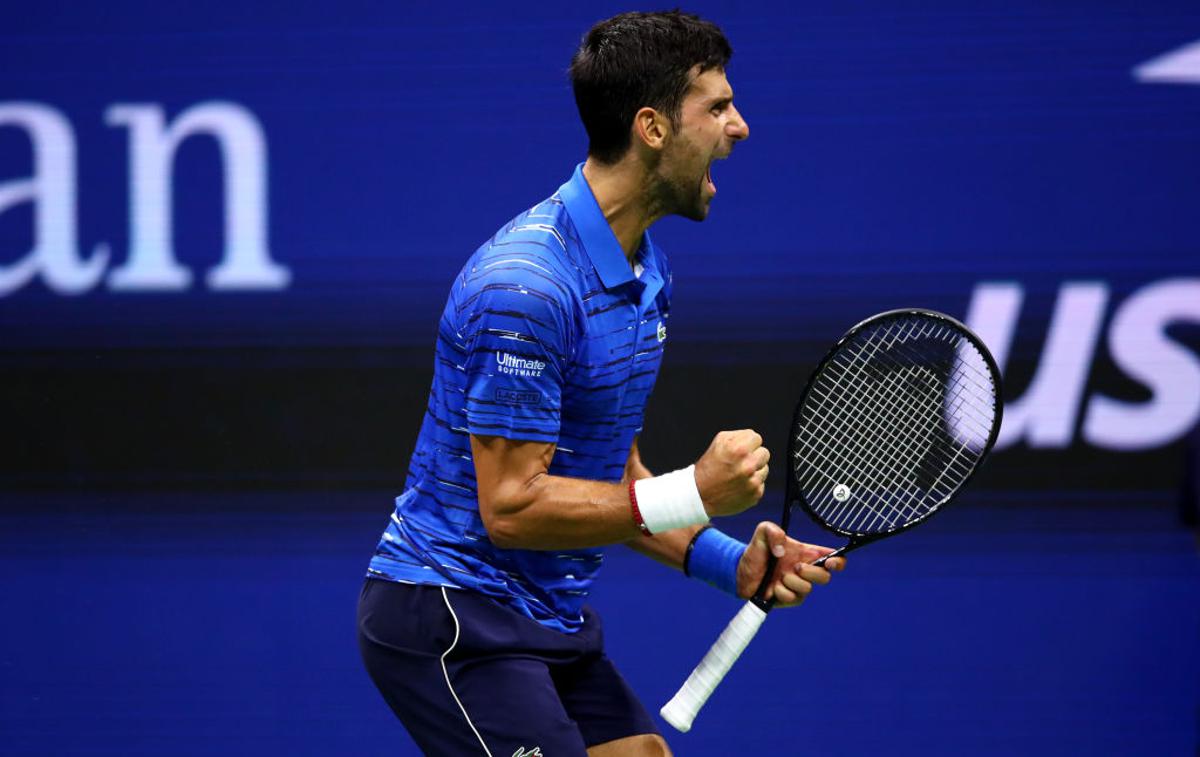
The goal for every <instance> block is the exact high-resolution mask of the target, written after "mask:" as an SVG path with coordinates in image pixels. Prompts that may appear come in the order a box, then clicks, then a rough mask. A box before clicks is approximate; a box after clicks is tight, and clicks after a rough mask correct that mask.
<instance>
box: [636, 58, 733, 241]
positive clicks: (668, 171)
mask: <svg viewBox="0 0 1200 757" xmlns="http://www.w3.org/2000/svg"><path fill="white" fill-rule="evenodd" d="M748 136H750V127H749V126H748V125H747V124H746V121H745V119H743V118H742V114H741V113H738V111H737V108H735V107H733V89H732V88H731V87H730V86H729V81H728V80H727V79H726V78H725V72H724V71H722V70H720V69H709V70H708V71H705V72H703V73H701V74H697V75H696V76H695V77H694V78H693V79H692V85H691V87H690V88H689V89H688V92H687V94H686V95H684V98H683V106H682V107H681V109H680V118H679V128H678V129H677V130H676V131H675V132H674V133H673V134H672V135H671V139H670V141H669V142H668V143H667V146H666V148H665V149H664V151H663V156H662V162H661V164H660V165H659V175H660V177H661V178H662V180H663V182H662V187H661V189H662V192H663V199H664V201H665V204H666V206H667V208H668V211H669V212H670V213H674V214H677V215H681V216H683V217H684V218H690V219H692V220H693V221H703V220H704V219H705V217H706V216H708V205H709V203H711V202H712V198H713V197H714V196H715V195H716V194H717V186H716V184H714V183H713V180H712V170H711V166H712V162H713V161H714V160H717V159H719V158H727V157H729V153H730V152H731V151H732V150H733V145H734V143H735V142H740V141H741V140H743V139H745V138H746V137H748Z"/></svg>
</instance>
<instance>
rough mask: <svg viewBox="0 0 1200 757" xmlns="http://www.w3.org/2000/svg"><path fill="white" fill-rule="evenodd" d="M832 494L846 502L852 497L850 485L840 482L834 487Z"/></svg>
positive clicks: (840, 500)
mask: <svg viewBox="0 0 1200 757" xmlns="http://www.w3.org/2000/svg"><path fill="white" fill-rule="evenodd" d="M832 494H833V498H834V499H836V500H837V501H838V502H845V501H846V500H848V499H850V487H849V486H846V485H845V484H838V485H837V486H835V487H833V492H832Z"/></svg>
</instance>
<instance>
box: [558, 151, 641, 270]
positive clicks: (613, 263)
mask: <svg viewBox="0 0 1200 757" xmlns="http://www.w3.org/2000/svg"><path fill="white" fill-rule="evenodd" d="M558 196H559V198H560V199H562V201H563V204H564V205H566V207H567V214H568V215H570V216H571V221H572V222H573V223H574V224H575V230H576V231H578V232H579V239H580V241H581V242H582V243H583V250H584V252H585V253H587V256H588V258H589V259H590V260H591V261H592V267H594V268H595V269H596V273H597V274H598V275H599V276H600V282H601V283H602V284H604V288H605V289H614V288H616V287H619V286H621V285H622V284H628V283H629V282H631V281H636V278H635V277H634V275H633V270H632V269H631V268H630V267H629V260H628V259H627V258H626V257H625V251H624V250H622V249H621V245H620V243H619V242H617V237H616V235H615V234H613V230H612V227H611V226H609V225H608V221H607V220H606V219H605V218H604V213H602V212H601V211H600V205H599V204H598V203H597V202H596V196H595V195H594V194H592V188H591V187H590V186H588V183H587V179H586V178H584V176H583V163H580V164H579V165H578V166H576V167H575V173H574V174H572V176H571V178H570V180H568V181H567V183H566V184H563V185H562V186H561V187H559V188H558ZM642 249H643V250H645V251H646V253H647V255H646V257H647V258H649V257H650V255H649V251H650V249H651V247H650V235H649V234H648V233H643V234H642ZM645 264H646V263H645V261H643V265H645ZM643 275H644V274H643Z"/></svg>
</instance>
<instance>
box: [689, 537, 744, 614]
mask: <svg viewBox="0 0 1200 757" xmlns="http://www.w3.org/2000/svg"><path fill="white" fill-rule="evenodd" d="M745 551H746V545H745V544H743V543H741V542H740V541H738V540H737V539H735V538H733V537H732V536H729V535H727V534H723V533H721V532H720V531H718V530H717V529H715V528H706V529H704V531H703V532H701V533H700V534H697V536H696V541H695V542H694V543H693V545H692V552H691V556H690V557H689V558H688V563H687V568H688V571H687V572H688V575H690V576H691V577H692V578H699V579H700V580H701V581H703V582H705V583H707V584H710V585H712V586H715V587H717V588H718V589H720V590H721V591H723V592H725V593H726V594H730V595H732V596H735V597H736V596H737V567H738V562H740V561H741V559H742V554H743V553H744V552H745Z"/></svg>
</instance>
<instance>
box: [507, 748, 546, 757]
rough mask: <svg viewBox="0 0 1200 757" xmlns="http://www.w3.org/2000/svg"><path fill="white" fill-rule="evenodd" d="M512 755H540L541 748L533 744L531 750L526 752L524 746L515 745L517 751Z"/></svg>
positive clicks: (531, 756)
mask: <svg viewBox="0 0 1200 757" xmlns="http://www.w3.org/2000/svg"><path fill="white" fill-rule="evenodd" d="M512 757H542V748H541V747H540V746H535V747H534V748H533V751H532V752H526V751H525V747H523V746H519V747H517V751H515V752H513V755H512Z"/></svg>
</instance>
